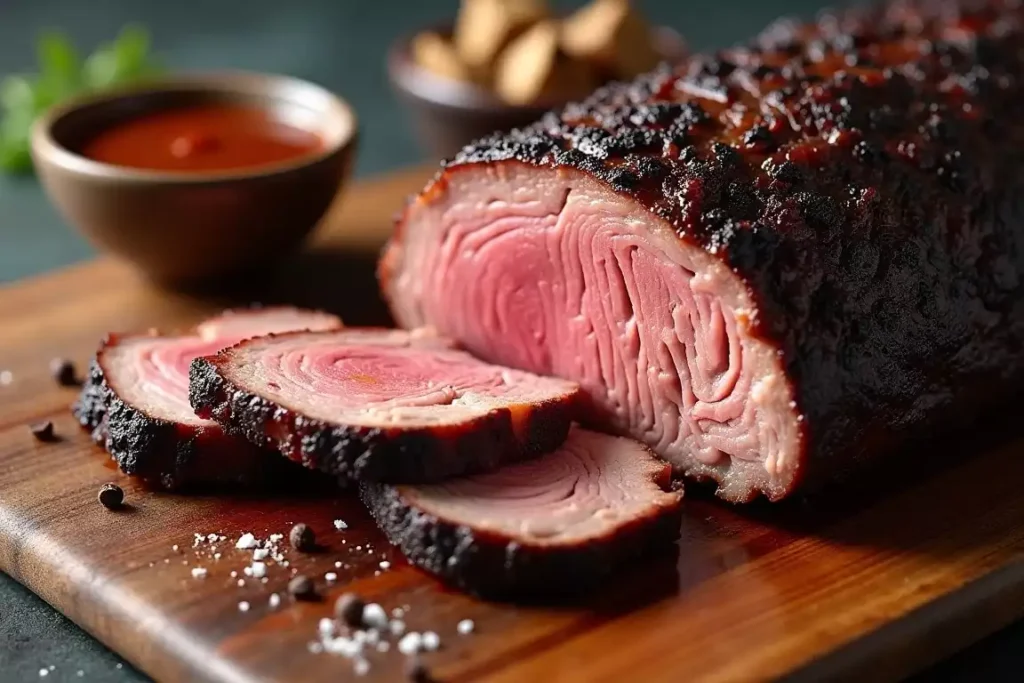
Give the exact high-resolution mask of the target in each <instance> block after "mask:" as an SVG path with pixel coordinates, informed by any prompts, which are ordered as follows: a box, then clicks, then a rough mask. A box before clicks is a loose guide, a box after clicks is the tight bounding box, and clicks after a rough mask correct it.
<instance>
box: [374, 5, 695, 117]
mask: <svg viewBox="0 0 1024 683" xmlns="http://www.w3.org/2000/svg"><path fill="white" fill-rule="evenodd" d="M453 30H454V26H453V25H452V24H447V25H435V26H430V27H427V28H425V29H421V30H419V31H414V32H411V33H406V34H404V35H402V36H400V37H399V38H398V39H397V40H395V41H394V42H393V43H392V44H391V47H390V48H389V49H388V57H387V68H388V74H389V76H390V78H391V81H392V83H393V84H395V85H396V86H398V87H399V88H400V89H401V90H402V91H404V92H406V93H409V94H410V95H412V96H413V97H415V98H417V99H419V100H423V101H425V102H430V103H432V104H436V105H440V106H444V107H451V108H454V109H464V110H472V111H475V112H479V113H481V114H490V115H502V114H508V113H510V112H523V113H526V112H536V113H537V115H538V116H540V115H541V114H543V113H544V112H546V111H550V110H552V109H555V108H558V107H562V106H565V105H566V104H568V103H569V102H570V101H571V99H566V100H562V99H554V100H550V101H543V102H537V103H534V104H510V103H508V102H506V101H504V100H502V99H501V98H499V97H498V96H496V95H495V94H494V93H492V92H491V91H490V90H488V89H486V88H482V87H480V86H479V85H476V84H474V83H467V82H465V81H457V80H455V79H452V78H445V77H444V76H439V75H437V74H436V73H434V72H433V71H430V70H429V69H426V68H424V67H422V66H420V65H419V64H417V63H416V62H415V61H414V60H413V58H412V55H411V53H410V52H411V51H410V47H411V45H412V41H413V39H414V38H415V37H416V36H417V35H419V34H420V33H422V32H423V31H433V32H435V33H439V34H441V35H443V36H450V35H451V32H452V31H453ZM651 32H652V33H653V34H654V36H655V40H656V41H657V48H658V53H659V56H661V58H662V59H663V60H667V59H671V58H672V57H673V56H678V57H683V56H685V54H686V40H685V39H684V38H683V36H682V34H680V33H679V32H678V31H677V30H675V29H674V28H672V27H671V26H666V25H664V24H658V25H654V26H652V27H651ZM670 45H671V47H669V46H670ZM677 50H678V54H677V55H673V54H670V53H672V52H674V51H677Z"/></svg>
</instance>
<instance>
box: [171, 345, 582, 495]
mask: <svg viewBox="0 0 1024 683" xmlns="http://www.w3.org/2000/svg"><path fill="white" fill-rule="evenodd" d="M189 401H190V402H191V404H192V407H193V409H194V410H195V411H196V414H197V415H199V416H201V417H204V418H206V419H210V420H214V421H216V422H218V423H219V424H221V425H222V426H223V427H224V429H225V430H226V431H227V432H228V433H230V434H235V435H239V436H243V437H245V438H246V439H248V440H249V441H250V442H252V443H254V444H257V445H259V446H265V447H271V448H274V449H275V450H279V451H280V452H281V453H283V454H285V455H286V456H288V457H289V458H291V459H292V460H294V461H296V462H299V463H301V464H303V465H304V466H306V467H308V468H310V469H315V470H319V471H322V472H326V473H327V474H330V475H333V476H335V477H337V478H338V479H339V480H340V481H341V482H344V483H350V482H352V481H387V482H391V483H410V484H411V483H428V482H436V481H441V480H443V479H446V478H448V477H453V476H459V475H462V474H472V473H476V472H487V471H492V470H495V469H498V468H499V467H501V466H502V465H503V464H505V463H509V462H513V461H515V460H520V459H523V458H528V457H532V456H535V455H540V454H542V453H547V452H549V451H552V450H554V449H555V448H557V447H558V446H560V445H562V443H563V442H564V441H565V438H566V435H567V434H568V433H569V426H570V424H571V422H572V420H573V419H574V418H575V417H576V407H577V402H576V400H575V398H574V399H573V400H559V401H550V402H547V403H540V404H537V405H535V406H532V407H531V408H530V413H529V415H528V417H527V420H526V425H527V427H526V429H525V433H524V434H523V435H522V436H518V435H517V434H516V432H515V430H514V428H513V423H512V416H511V413H510V411H508V410H494V411H491V412H490V413H489V414H487V415H484V416H481V417H480V418H478V419H476V420H474V421H472V422H466V423H462V424H459V425H455V426H445V427H430V428H421V429H401V428H396V429H378V428H371V427H360V426H358V425H340V424H333V423H330V422H325V421H322V420H315V419H311V418H308V417H305V416H304V415H301V414H297V413H295V412H294V411H292V410H289V409H288V408H286V407H284V406H281V405H278V404H277V403H274V402H273V401H270V400H268V399H266V398H264V397H262V396H258V395H256V394H253V393H250V392H248V391H246V390H244V389H241V388H239V387H236V386H234V385H233V384H231V383H230V382H229V381H227V380H225V379H224V378H223V377H222V376H221V374H220V373H219V372H218V369H217V366H216V365H215V363H214V362H211V360H210V359H208V358H197V359H196V360H194V361H192V367H191V369H190V373H189Z"/></svg>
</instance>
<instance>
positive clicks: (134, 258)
mask: <svg viewBox="0 0 1024 683" xmlns="http://www.w3.org/2000/svg"><path fill="white" fill-rule="evenodd" d="M209 104H231V105H244V106H255V107H260V108H265V109H267V110H269V111H270V112H272V113H273V115H274V116H275V117H278V118H280V119H281V120H283V121H286V122H288V123H290V124H292V125H296V126H299V127H301V128H304V129H307V130H311V131H314V132H316V133H317V134H318V135H319V136H320V137H321V138H322V140H323V143H324V145H323V149H322V150H320V151H318V152H315V153H313V154H310V155H307V156H303V157H300V158H297V159H295V160H290V161H286V162H283V163H279V164H275V165H268V166H259V167H254V168H251V169H250V168H243V169H238V170H231V171H218V172H179V171H173V172H171V171H152V170H142V169H136V168H128V167H123V166H115V165H110V164H105V163H100V162H97V161H93V160H91V159H88V158H86V157H84V156H82V155H81V154H80V153H79V150H81V149H82V147H83V145H85V144H86V143H87V142H88V141H90V140H91V139H92V138H93V137H94V136H95V135H96V134H97V133H98V132H100V131H102V130H105V129H107V128H109V127H111V126H115V125H117V124H118V123H120V122H124V121H127V120H130V119H132V118H135V117H138V116H141V115H144V114H147V113H151V112H156V111H161V110H166V109H171V108H177V107H189V106H195V105H209ZM356 138H357V120H356V116H355V114H354V113H353V111H352V109H351V107H349V106H348V105H347V104H346V103H345V102H344V101H343V100H341V99H339V98H338V97H336V96H335V95H333V94H331V93H330V92H328V91H327V90H325V89H323V88H321V87H319V86H317V85H314V84H312V83H308V82H305V81H301V80H297V79H294V78H288V77H284V76H273V75H264V74H253V73H226V74H209V75H203V76H195V77H183V78H178V79H173V80H166V81H158V82H153V83H149V84H145V85H138V86H135V87H132V88H128V89H124V90H117V91H112V92H107V93H103V94H99V95H93V96H88V97H85V98H82V99H78V100H75V101H72V102H69V103H67V104H64V105H61V106H59V107H57V108H55V109H53V110H51V111H50V112H48V113H47V114H46V115H44V116H42V117H41V118H40V119H39V120H38V121H37V122H36V123H35V126H34V127H33V131H32V156H33V160H34V162H35V166H36V171H37V173H38V176H39V178H40V179H41V181H42V184H43V186H44V187H45V189H46V191H47V193H48V194H49V196H50V199H51V200H52V201H53V203H54V204H55V205H56V207H57V209H58V210H59V212H60V214H61V215H62V216H63V217H64V218H65V220H67V222H68V223H70V224H71V225H72V226H74V227H75V228H77V229H78V230H79V231H80V232H81V233H82V234H83V235H84V236H85V237H86V238H87V239H88V240H89V241H90V242H92V243H93V244H94V245H96V246H97V247H98V248H100V249H101V250H106V251H108V252H110V253H111V254H114V255H115V256H117V257H119V258H121V259H123V260H125V261H128V262H129V263H131V264H133V265H134V266H136V267H137V268H138V269H139V270H140V271H141V272H142V273H144V274H145V275H146V276H147V277H149V278H151V279H152V280H155V281H157V282H158V283H161V284H166V285H172V286H178V285H193V284H205V283H211V282H216V281H219V280H221V279H223V278H229V277H239V276H242V275H247V274H252V273H253V272H256V273H258V271H259V270H260V269H265V268H270V267H273V266H274V265H275V264H276V263H277V262H279V261H280V260H281V259H282V258H283V257H285V256H287V255H288V254H289V253H290V252H292V251H294V250H295V249H296V248H297V247H298V246H299V245H300V244H301V243H302V242H303V240H304V239H305V238H306V237H307V236H308V235H309V234H310V232H311V231H312V230H313V228H314V227H315V226H316V225H317V223H318V221H319V220H320V218H321V217H322V216H323V215H324V213H325V212H326V211H327V209H328V207H329V206H330V205H331V203H332V201H333V200H334V198H335V196H336V195H337V194H338V192H339V189H340V188H341V187H342V185H343V184H344V182H345V180H346V179H347V177H348V176H349V172H350V169H351V166H352V158H353V155H354V150H355V147H356Z"/></svg>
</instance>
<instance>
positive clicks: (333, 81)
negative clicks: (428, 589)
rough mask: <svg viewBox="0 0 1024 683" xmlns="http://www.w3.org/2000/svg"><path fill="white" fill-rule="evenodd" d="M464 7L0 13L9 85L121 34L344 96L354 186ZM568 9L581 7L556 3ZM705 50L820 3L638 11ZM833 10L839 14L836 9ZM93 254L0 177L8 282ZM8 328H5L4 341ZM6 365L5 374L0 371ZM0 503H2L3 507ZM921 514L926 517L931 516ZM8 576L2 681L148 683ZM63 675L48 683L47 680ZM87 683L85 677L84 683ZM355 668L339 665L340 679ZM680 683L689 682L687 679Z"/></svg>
mask: <svg viewBox="0 0 1024 683" xmlns="http://www.w3.org/2000/svg"><path fill="white" fill-rule="evenodd" d="M456 4H457V3H456V1H455V0H0V75H3V74H6V73H11V72H18V71H22V70H25V69H29V68H31V67H32V65H33V63H34V56H33V55H34V53H33V49H34V48H33V41H34V37H35V35H36V34H37V33H38V32H39V31H41V30H43V29H46V28H59V29H61V30H64V31H67V32H68V33H69V34H70V35H72V36H73V37H74V38H75V40H76V41H77V42H78V44H79V45H80V46H81V47H82V48H91V47H92V46H94V45H95V44H96V43H97V42H99V41H103V40H108V39H110V38H111V37H112V36H114V35H115V34H116V33H117V31H118V29H119V28H120V27H121V26H122V25H123V24H124V23H126V22H129V21H139V22H142V23H143V24H145V25H146V26H147V27H148V28H149V29H150V31H151V32H152V34H153V39H154V43H155V46H156V51H157V53H158V54H159V55H160V57H161V58H162V59H163V61H164V62H165V63H166V64H167V65H168V66H170V67H173V68H175V69H210V68H242V69H252V70H257V71H270V72H279V73H286V74H290V75H294V76H299V77H302V78H308V79H310V80H313V81H316V82H318V83H321V84H323V85H325V86H327V87H329V88H331V89H333V90H335V91H337V92H339V93H341V94H342V95H344V96H345V97H346V98H348V99H349V101H350V102H351V103H352V104H353V106H354V107H355V108H356V110H357V113H358V114H359V117H360V124H361V135H362V141H361V149H360V158H359V162H358V166H357V173H358V174H359V175H364V176H365V175H367V174H371V173H379V172H382V171H387V170H389V169H393V168H396V167H399V166H402V165H406V164H410V163H414V162H416V161H422V160H423V159H424V157H423V156H422V155H421V153H420V151H419V150H418V149H417V147H416V145H415V142H414V141H413V139H412V136H411V135H410V132H409V129H408V128H407V126H406V122H405V119H404V112H403V111H402V110H401V109H400V107H399V106H398V105H397V103H396V102H395V100H394V99H393V98H392V96H391V93H390V91H389V89H388V84H387V79H386V76H385V73H384V55H385V52H386V50H387V47H388V44H389V43H390V41H392V40H393V39H394V38H395V37H396V36H398V35H400V34H402V33H405V32H409V31H412V30H415V29H417V28H420V27H423V26H425V25H428V24H431V23H435V22H437V21H443V20H445V19H446V18H449V17H451V16H452V14H453V13H454V11H455V7H456ZM553 4H555V5H557V6H563V7H572V6H575V5H577V4H579V3H576V2H555V3H553ZM637 4H638V6H639V7H640V8H641V9H642V10H643V11H644V12H645V13H646V14H647V15H648V16H649V17H650V18H651V19H652V20H655V21H658V22H663V23H666V24H669V25H671V26H673V27H675V28H677V29H678V30H679V31H680V32H681V33H682V34H683V35H684V36H685V37H686V38H687V40H688V41H689V42H690V44H691V45H692V46H693V47H694V48H695V49H698V50H708V49H713V48H715V47H720V46H723V45H726V44H728V43H733V42H737V41H740V40H743V39H744V38H745V37H747V36H749V35H751V34H753V33H755V32H756V31H758V30H759V29H761V28H762V27H763V26H764V25H765V24H767V23H768V22H769V21H771V20H772V19H773V18H775V17H776V16H777V15H779V14H780V13H790V14H799V15H803V16H808V15H810V14H811V13H813V12H814V11H815V10H817V9H818V8H819V7H820V6H822V5H823V4H826V3H822V2H817V1H814V0H788V1H787V0H764V1H760V2H759V1H758V0H718V1H717V2H708V1H705V0H646V1H645V0H638V2H637ZM830 4H833V5H834V4H836V3H830ZM92 253H93V252H92V250H91V248H90V247H89V246H88V245H86V244H85V243H84V242H83V241H82V240H81V239H80V238H79V237H78V236H77V235H75V234H74V233H72V232H71V231H70V230H69V229H68V228H67V227H66V226H65V225H63V224H62V223H61V221H60V220H59V219H58V218H57V216H56V214H55V213H54V211H53V209H52V208H51V207H50V205H49V204H48V203H47V201H46V199H45V197H44V196H43V195H42V193H41V191H40V188H39V187H38V185H37V184H36V182H35V180H34V179H32V178H27V179H9V178H3V177H0V282H5V281H11V280H15V279H17V278H21V277H26V276H29V275H32V274H35V273H40V272H43V271H46V270H49V269H52V268H56V267H59V266H63V265H67V264H70V263H73V262H75V261H78V260H81V259H84V258H88V257H89V256H91V255H92ZM2 333H3V321H0V334H2ZM2 360H3V359H2V358H0V366H2ZM2 495H3V492H2V491H0V496H2ZM922 514H927V512H926V511H922ZM119 661H120V660H119V659H118V658H117V657H116V656H114V655H113V654H111V653H110V652H109V651H107V650H106V649H105V648H103V646H101V645H99V644H98V643H96V642H95V641H94V640H92V639H91V638H90V637H89V636H87V635H86V634H84V633H83V632H82V631H80V630H79V629H77V628H76V627H75V626H74V625H73V624H71V623H70V622H68V621H67V620H66V619H64V618H63V617H61V616H60V615H59V614H57V613H56V612H54V611H53V610H52V609H50V608H49V607H47V606H46V605H45V604H43V603H42V602H41V601H40V600H38V599H37V598H35V597H34V596H32V595H31V594H30V593H28V592H27V591H25V590H24V589H22V588H21V587H20V586H18V585H17V584H16V583H14V582H13V581H11V580H10V579H9V578H7V577H6V576H4V575H2V574H0V681H3V682H6V681H39V680H44V681H46V682H47V683H52V682H53V681H82V680H87V681H137V680H144V677H143V676H142V675H141V674H139V673H137V672H135V671H134V670H132V669H131V668H130V667H129V666H128V665H127V664H125V665H124V666H123V668H121V669H118V668H117V666H116V665H117V663H118V662H119ZM49 665H54V666H55V667H56V668H55V670H54V671H53V672H52V673H50V674H49V676H47V677H46V678H45V679H40V678H39V675H38V672H39V669H40V668H43V667H47V666H49ZM78 670H82V671H83V672H84V677H83V678H79V677H77V676H76V672H77V671H78ZM349 670H350V669H349V668H348V667H346V666H344V665H343V664H342V663H340V662H339V667H338V671H339V678H341V677H343V676H344V675H345V672H347V671H349ZM1021 672H1024V627H1022V626H1017V627H1015V628H1013V629H1010V630H1009V631H1008V632H1006V633H1003V634H1000V635H999V636H997V637H995V638H992V639H989V640H988V641H986V642H985V643H983V644H981V645H979V646H978V647H976V648H974V649H973V650H971V651H969V652H967V653H965V654H962V655H959V656H957V657H956V658H955V659H954V660H952V661H951V662H948V663H945V664H944V665H942V666H940V667H937V668H936V669H935V670H933V671H930V672H928V673H927V674H926V675H925V676H924V677H923V678H926V679H928V680H963V681H979V680H1007V681H1010V680H1022V679H1024V674H1022V673H1021ZM684 679H685V676H683V677H682V678H681V679H680V680H684Z"/></svg>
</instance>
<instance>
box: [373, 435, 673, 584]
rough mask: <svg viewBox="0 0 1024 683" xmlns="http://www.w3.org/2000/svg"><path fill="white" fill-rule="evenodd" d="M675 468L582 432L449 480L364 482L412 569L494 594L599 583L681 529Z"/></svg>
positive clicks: (629, 445) (628, 443)
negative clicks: (548, 449) (541, 451)
mask: <svg viewBox="0 0 1024 683" xmlns="http://www.w3.org/2000/svg"><path fill="white" fill-rule="evenodd" d="M671 471H672V468H671V466H669V465H668V464H667V463H665V462H663V461H661V460H659V459H658V458H657V457H656V456H655V455H654V454H653V453H651V451H650V450H648V449H647V447H646V446H644V445H642V444H640V443H639V442H637V441H634V440H633V439H628V438H624V437H616V436H608V435H605V434H600V433H597V432H590V431H586V430H584V429H581V428H579V427H573V429H572V431H571V432H570V434H569V438H568V439H567V440H566V442H565V443H564V444H563V445H562V447H561V448H559V449H558V450H556V451H554V452H552V453H548V454H547V455H544V456H541V457H539V458H536V459H534V460H529V461H526V462H520V463H514V464H511V465H506V466H505V467H503V468H501V469H500V470H498V471H496V472H489V473H486V474H478V475H473V476H468V477H461V478H458V479H450V480H447V481H444V482H441V483H438V484H428V485H404V486H392V485H388V484H377V483H363V484H362V486H361V495H362V498H363V501H364V502H365V503H366V505H367V506H368V507H369V509H370V512H371V514H372V515H373V517H374V519H376V520H377V524H378V525H379V526H380V527H381V529H382V530H383V531H384V532H385V533H386V534H387V536H388V538H389V539H390V540H391V542H392V543H393V544H394V545H397V546H398V547H400V548H401V549H402V552H403V553H405V556H406V557H407V558H408V559H409V561H410V562H412V563H413V564H415V565H417V566H419V567H421V568H422V569H425V570H426V571H428V572H431V573H433V574H436V575H438V576H439V577H441V578H442V579H444V580H445V581H447V582H449V583H451V584H454V585H455V586H458V587H459V588H461V589H463V590H468V591H470V592H473V593H476V594H478V595H483V596H489V597H522V596H535V595H545V594H546V595H559V594H564V593H567V592H575V591H577V590H581V589H586V588H589V587H592V586H593V585H594V584H595V583H597V582H598V581H599V580H600V579H602V578H604V577H605V576H607V575H608V574H609V573H611V572H613V571H615V570H616V569H618V568H622V567H624V566H626V565H628V563H630V562H631V561H633V560H635V559H636V558H638V557H639V556H641V555H643V554H644V553H646V552H648V551H651V550H654V549H656V548H658V547H660V546H666V545H670V544H671V543H672V542H673V541H675V540H676V539H677V538H678V536H679V528H680V521H681V513H682V506H681V504H680V503H681V499H682V493H681V492H674V491H670V490H669V485H670V483H671V482H670V479H671Z"/></svg>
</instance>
